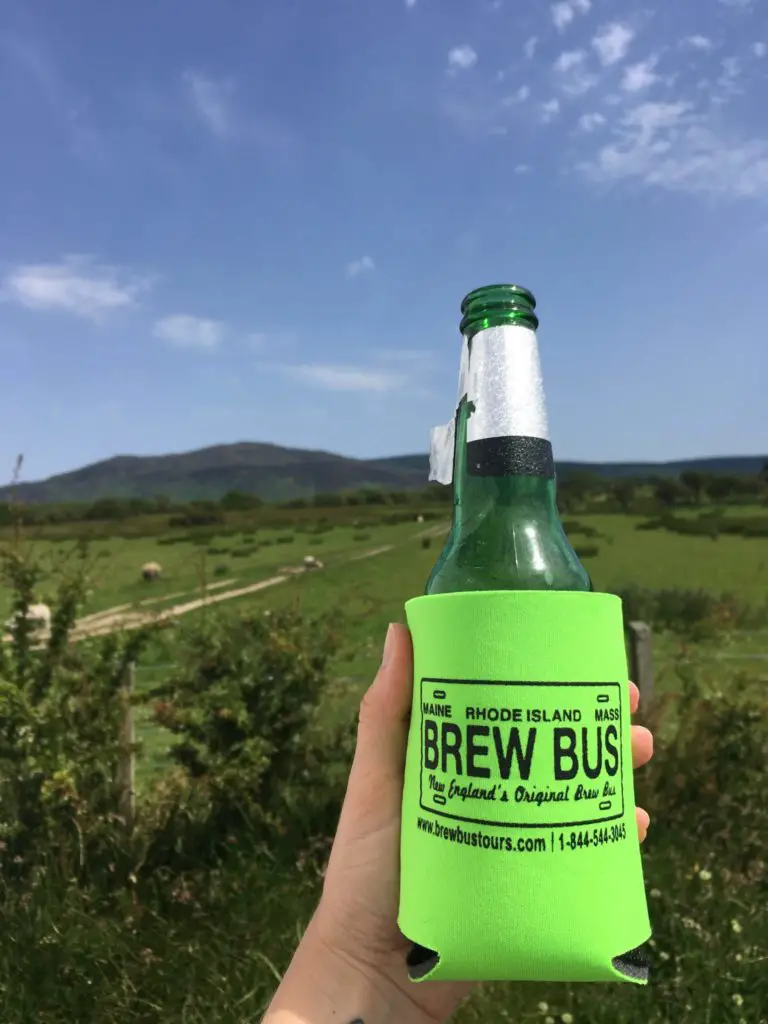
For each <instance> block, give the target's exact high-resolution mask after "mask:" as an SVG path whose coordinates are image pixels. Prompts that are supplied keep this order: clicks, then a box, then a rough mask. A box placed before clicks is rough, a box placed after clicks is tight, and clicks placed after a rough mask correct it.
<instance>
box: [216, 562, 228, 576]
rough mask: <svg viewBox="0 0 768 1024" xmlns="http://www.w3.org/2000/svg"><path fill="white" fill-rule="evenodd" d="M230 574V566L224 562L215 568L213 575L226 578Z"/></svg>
mask: <svg viewBox="0 0 768 1024" xmlns="http://www.w3.org/2000/svg"><path fill="white" fill-rule="evenodd" d="M228 572H229V566H228V565H225V564H224V563H223V562H222V563H220V564H219V565H215V566H214V567H213V575H214V576H226V575H227V573H228Z"/></svg>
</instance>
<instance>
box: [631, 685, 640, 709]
mask: <svg viewBox="0 0 768 1024" xmlns="http://www.w3.org/2000/svg"><path fill="white" fill-rule="evenodd" d="M639 704H640V690H639V689H638V688H637V686H635V684H634V683H632V682H630V684H629V710H630V712H631V713H632V714H633V715H634V714H635V712H636V711H637V709H638V706H639Z"/></svg>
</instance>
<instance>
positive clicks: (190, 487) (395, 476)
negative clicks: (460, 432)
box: [0, 441, 768, 503]
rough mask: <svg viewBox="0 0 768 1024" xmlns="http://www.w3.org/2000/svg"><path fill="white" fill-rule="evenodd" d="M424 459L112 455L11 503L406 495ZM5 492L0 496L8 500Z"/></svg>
mask: <svg viewBox="0 0 768 1024" xmlns="http://www.w3.org/2000/svg"><path fill="white" fill-rule="evenodd" d="M766 462H768V455H764V456H757V455H755V456H735V457H719V458H705V459H691V460H687V461H678V462H665V463H651V462H647V463H631V462H621V463H619V462H616V463H587V462H561V463H558V467H557V468H558V475H559V476H560V477H561V479H567V477H568V476H570V475H571V474H573V473H575V472H588V473H595V474H598V475H600V476H604V477H608V478H611V477H613V478H615V477H622V476H633V477H649V476H655V475H657V476H673V475H677V474H679V473H680V472H682V471H683V470H686V469H698V470H701V471H703V472H708V473H727V474H756V473H758V472H759V471H760V469H761V468H762V467H763V466H764V465H765V464H766ZM428 469H429V458H428V456H427V455H401V456H395V457H392V458H386V459H351V458H346V457H345V456H343V455H334V454H333V453H331V452H323V451H305V450H303V449H298V448H282V447H280V446H279V445H273V444H258V443H254V442H248V441H246V442H240V443H238V444H224V445H216V446H214V447H211V448H201V449H199V450H197V451H192V452H181V453H177V454H170V455H116V456H115V457H113V458H111V459H105V460H104V461H102V462H95V463H93V464H92V465H90V466H84V467H82V468H81V469H76V470H73V471H72V472H69V473H62V474H59V475H57V476H52V477H50V478H49V479H47V480H40V481H36V482H30V483H23V482H22V483H20V484H19V485H18V487H17V488H16V489H15V496H16V498H17V499H18V500H21V501H27V502H32V503H41V502H46V503H47V502H51V503H63V502H84V501H94V500H95V499H97V498H106V497H111V498H150V497H153V496H154V495H158V494H165V495H167V496H168V497H170V498H173V499H177V500H186V499H192V498H219V497H221V496H222V495H223V494H225V493H226V492H227V491H233V490H237V491H245V492H247V493H252V494H257V495H259V496H260V497H262V498H264V499H265V500H268V501H287V500H289V499H291V498H299V497H307V496H311V495H313V494H316V493H318V492H321V491H340V490H348V489H356V488H360V487H384V488H388V489H404V490H405V489H411V488H415V487H423V486H424V485H425V484H426V483H427V475H428ZM9 497H10V488H7V487H6V488H3V489H2V490H0V500H3V501H7V500H8V499H9Z"/></svg>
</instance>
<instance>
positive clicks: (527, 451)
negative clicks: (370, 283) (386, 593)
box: [407, 284, 592, 978]
mask: <svg viewBox="0 0 768 1024" xmlns="http://www.w3.org/2000/svg"><path fill="white" fill-rule="evenodd" d="M535 308H536V300H535V298H534V297H533V295H532V293H531V292H530V291H528V290H527V289H526V288H522V287H520V286H519V285H514V284H498V285H488V286H487V287H484V288H477V289H475V290H474V291H472V292H470V293H469V294H468V295H467V296H466V298H465V299H464V301H463V302H462V304H461V312H462V320H461V325H460V331H461V334H462V335H463V345H462V358H461V370H460V377H459V396H458V399H459V400H458V407H457V410H456V416H455V419H454V422H453V424H448V425H447V426H445V427H440V428H437V430H436V431H434V432H433V445H432V454H431V463H432V466H431V473H430V476H431V478H432V479H436V480H438V481H439V482H441V483H450V480H451V477H452V479H453V520H452V525H451V532H450V534H449V536H448V539H447V541H446V544H445V547H444V548H443V551H442V553H441V554H440V557H439V558H438V560H437V564H436V565H435V567H434V569H433V570H432V573H431V574H430V577H429V580H428V581H427V587H426V593H427V594H446V593H456V592H463V591H477V590H575V591H589V590H591V589H592V583H591V580H590V578H589V575H588V573H587V571H586V570H585V569H584V567H583V566H582V564H581V562H580V561H579V559H578V556H577V554H576V552H575V551H574V550H573V548H572V546H571V544H570V543H569V541H568V538H567V537H566V535H565V531H564V530H563V526H562V523H561V521H560V515H559V513H558V510H557V500H556V499H557V495H556V483H555V466H554V459H553V456H552V444H551V442H550V440H549V429H548V424H547V412H546V403H545V399H544V388H543V384H542V377H541V365H540V362H539V351H538V342H537V339H536V329H537V327H538V325H539V321H538V317H537V316H536V313H535V312H534V310H535ZM451 455H452V460H451ZM436 960H437V953H436V952H435V951H434V950H430V949H426V948H425V947H423V946H419V945H418V944H414V945H413V946H412V948H411V950H410V953H409V955H408V958H407V963H408V968H409V972H410V974H411V977H413V978H418V977H422V976H424V975H425V974H427V973H429V971H430V970H431V969H432V967H433V966H434V964H435V963H436Z"/></svg>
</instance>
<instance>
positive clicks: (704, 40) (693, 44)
mask: <svg viewBox="0 0 768 1024" xmlns="http://www.w3.org/2000/svg"><path fill="white" fill-rule="evenodd" d="M681 44H682V45H683V46H689V47H690V48H691V49H692V50H701V51H703V52H704V53H707V52H708V51H709V50H711V49H713V47H714V45H715V44H714V43H713V42H712V40H711V39H710V38H709V37H708V36H699V35H695V36H686V37H685V39H683V40H681Z"/></svg>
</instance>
